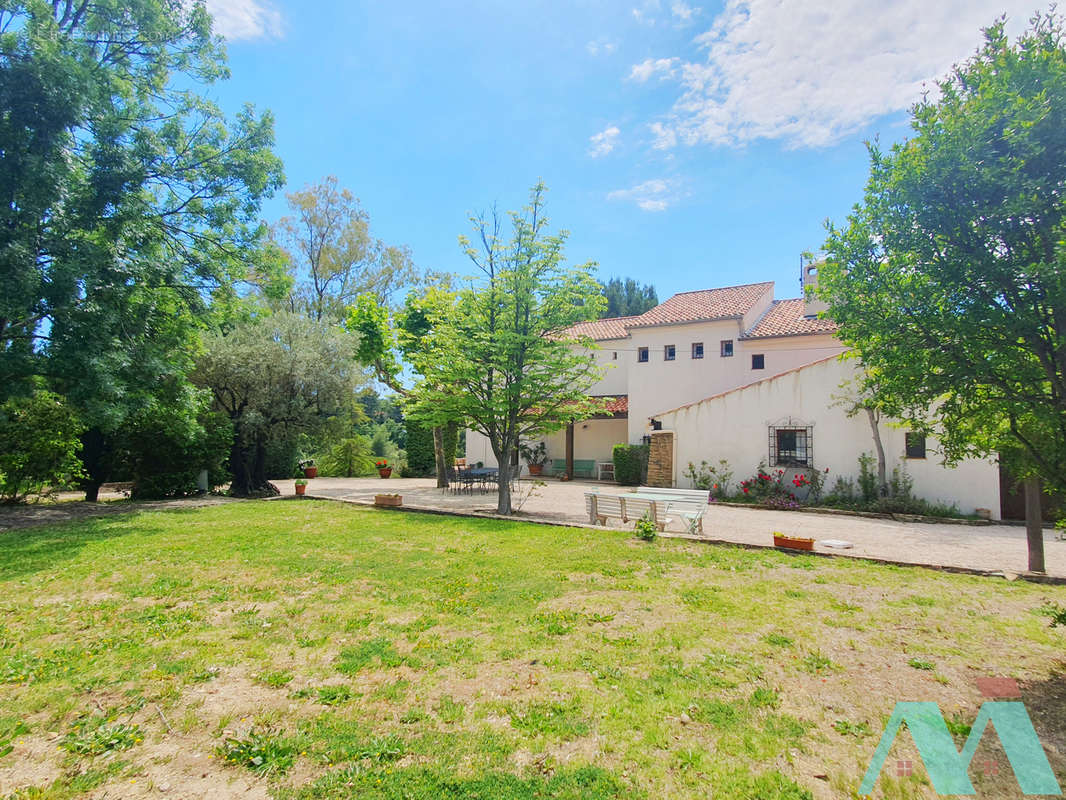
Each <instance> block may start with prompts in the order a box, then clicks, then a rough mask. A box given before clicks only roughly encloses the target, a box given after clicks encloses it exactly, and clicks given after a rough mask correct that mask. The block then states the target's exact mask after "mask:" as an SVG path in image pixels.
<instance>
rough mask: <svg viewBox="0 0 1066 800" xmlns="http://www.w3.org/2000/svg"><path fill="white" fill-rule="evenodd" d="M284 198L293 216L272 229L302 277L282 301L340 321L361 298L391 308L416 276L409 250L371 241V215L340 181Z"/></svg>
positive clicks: (325, 182)
mask: <svg viewBox="0 0 1066 800" xmlns="http://www.w3.org/2000/svg"><path fill="white" fill-rule="evenodd" d="M286 198H287V199H288V203H289V210H290V212H292V213H291V215H290V216H286V217H282V218H281V220H280V221H279V222H278V223H277V225H275V226H274V238H275V241H276V242H277V243H278V244H279V245H280V246H281V248H282V249H283V252H284V253H285V255H286V257H287V258H288V261H289V264H290V266H291V268H292V269H294V270H295V271H296V273H297V274H298V275H299V277H300V278H302V280H297V281H296V282H295V285H294V287H293V289H292V291H291V292H290V293H289V294H288V296H287V297H286V298H285V300H284V303H285V305H286V307H287V308H288V309H289V310H290V311H293V312H298V313H302V314H307V315H308V316H310V317H312V318H314V319H323V318H328V319H334V320H338V321H339V320H342V319H343V318H344V316H345V314H346V308H347V306H348V305H349V304H351V303H352V302H354V300H355V299H356V298H357V297H358V296H359V295H361V294H364V293H370V294H372V295H373V296H374V297H375V298H377V299H378V300H379V301H380V302H381V303H383V304H388V303H389V301H390V300H391V299H392V297H393V295H394V294H395V293H396V292H397V291H398V290H400V289H402V288H404V287H405V286H407V285H409V284H410V283H412V282H414V281H415V280H416V279H417V278H418V270H417V269H416V267H415V265H414V262H413V261H412V259H411V253H410V251H409V250H408V249H407V248H406V247H397V246H390V245H386V244H385V243H384V242H382V241H381V240H379V239H375V238H373V237H372V236H371V235H370V216H369V215H368V214H367V213H366V211H364V210H363V207H362V206H361V205H360V204H359V200H358V199H357V198H356V197H355V195H353V194H352V193H351V191H349V190H348V189H344V188H342V187H340V186H339V184H338V182H337V179H336V177H334V176H332V175H331V176H329V177H328V178H325V179H324V180H322V181H321V182H319V183H317V184H315V185H312V186H307V187H305V188H303V189H301V190H300V191H298V192H291V193H289V194H287V195H286Z"/></svg>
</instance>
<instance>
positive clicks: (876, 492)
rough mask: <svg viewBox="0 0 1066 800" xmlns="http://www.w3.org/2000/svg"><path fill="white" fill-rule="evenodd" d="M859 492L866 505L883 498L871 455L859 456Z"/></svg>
mask: <svg viewBox="0 0 1066 800" xmlns="http://www.w3.org/2000/svg"><path fill="white" fill-rule="evenodd" d="M859 491H860V492H861V493H862V499H863V502H864V503H873V502H874V501H875V500H877V498H878V497H880V496H881V492H880V487H878V485H877V473H876V472H874V457H873V456H872V455H870V454H869V453H863V454H862V455H861V456H859Z"/></svg>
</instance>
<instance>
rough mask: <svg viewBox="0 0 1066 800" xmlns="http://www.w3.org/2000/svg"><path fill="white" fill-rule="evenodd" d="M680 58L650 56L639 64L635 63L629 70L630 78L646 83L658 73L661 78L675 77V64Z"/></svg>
mask: <svg viewBox="0 0 1066 800" xmlns="http://www.w3.org/2000/svg"><path fill="white" fill-rule="evenodd" d="M680 60H681V59H679V58H649V59H646V60H644V61H641V62H640V63H639V64H634V65H633V68H632V69H631V70H630V71H629V80H631V81H637V82H638V83H646V82H647V81H648V80H650V79H651V78H652V77H654V76H655V75H658V76H659V78H660V79H661V80H665V79H666V78H670V77H673V75H674V72H675V69H674V66H675V65H676V64H677V63H678V62H679V61H680Z"/></svg>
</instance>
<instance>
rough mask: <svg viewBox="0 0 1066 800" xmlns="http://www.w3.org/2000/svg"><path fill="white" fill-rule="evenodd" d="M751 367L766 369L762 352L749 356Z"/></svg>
mask: <svg viewBox="0 0 1066 800" xmlns="http://www.w3.org/2000/svg"><path fill="white" fill-rule="evenodd" d="M751 368H752V369H766V356H764V355H763V354H762V353H753V354H752V356H751Z"/></svg>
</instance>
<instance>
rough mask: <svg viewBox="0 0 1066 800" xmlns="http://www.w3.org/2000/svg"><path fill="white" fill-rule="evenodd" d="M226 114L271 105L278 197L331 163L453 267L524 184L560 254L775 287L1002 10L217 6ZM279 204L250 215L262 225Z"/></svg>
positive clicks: (712, 281)
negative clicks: (477, 223)
mask: <svg viewBox="0 0 1066 800" xmlns="http://www.w3.org/2000/svg"><path fill="white" fill-rule="evenodd" d="M208 7H209V9H210V10H211V12H212V14H213V15H214V16H215V21H216V29H217V30H218V31H219V32H220V33H222V34H223V35H224V36H226V38H227V40H228V44H229V56H230V66H231V69H232V72H233V77H232V78H231V80H229V81H227V82H225V83H223V84H221V85H219V86H217V87H214V88H212V90H211V93H212V94H213V95H214V96H215V97H216V98H217V99H218V100H220V101H221V102H222V103H223V105H224V106H226V107H227V108H229V109H231V110H236V109H237V108H238V107H239V106H240V104H241V103H243V102H251V103H253V104H255V105H256V106H257V107H258V108H269V109H271V110H272V111H273V112H274V114H275V117H276V131H277V152H278V154H279V155H280V156H281V157H282V158H283V159H284V162H285V173H286V177H287V179H288V187H287V189H288V190H292V189H295V188H300V187H302V186H303V185H305V184H307V183H309V182H314V181H317V180H318V179H320V178H322V177H324V176H326V175H330V174H333V175H336V176H337V177H338V178H339V180H340V182H341V184H342V185H344V186H347V187H348V188H350V189H351V190H352V191H353V192H354V193H355V194H356V195H357V196H358V197H359V198H360V199H361V201H362V203H363V206H364V208H365V209H366V210H367V212H368V213H369V214H370V219H371V227H372V231H373V233H374V235H376V236H377V237H379V238H381V239H383V240H385V241H386V242H388V243H390V244H406V245H408V246H409V247H410V248H411V250H412V252H413V254H414V257H415V260H416V262H417V263H418V264H419V265H420V266H422V267H425V268H430V269H435V270H446V271H456V272H460V273H465V272H466V271H467V264H466V263H465V261H464V257H463V255H462V254H461V252H460V250H459V247H458V245H457V243H456V239H457V237H458V235H459V234H461V233H466V232H467V231H468V230H469V223H468V222H467V216H468V214H469V213H470V212H475V211H479V210H483V209H486V208H487V207H489V206H491V205H492V204H493V203H496V204H497V205H498V206H499V207H500V208H502V209H512V208H517V207H519V206H520V205H521V204H523V203H524V201H525V199H526V194H527V191H528V189H529V187H530V186H531V185H532V184H533V183H534V182H535V181H536V180H537V179H538V178H543V179H544V181H545V182H546V183H547V185H548V187H549V189H550V194H549V206H548V212H549V215H550V216H551V218H552V221H553V223H554V224H555V226H557V227H565V228H567V229H569V230H570V231H571V239H570V244H569V247H568V257H569V260H570V261H574V262H580V261H586V260H594V261H597V262H599V264H600V274H601V276H602V277H603V278H607V277H611V276H632V277H636V278H638V279H640V280H642V281H645V282H649V283H652V284H653V285H654V286H655V287H656V288H657V289H658V291H659V296H660V298H661V299H665V298H666V297H667V296H669V295H670V294H672V293H673V292H678V291H685V290H691V289H703V288H709V287H712V286H721V285H729V284H734V283H745V282H751V281H758V280H768V279H769V280H776V281H777V282H778V287H777V296H778V297H793V296H798V294H799V288H798V274H799V266H798V265H799V257H800V253H801V252H802V251H803V250H805V249H817V248H818V246H819V245H820V244H821V242H822V240H823V238H824V228H823V224H824V220H825V219H826V218H827V217H828V218H831V219H834V220H838V221H840V220H843V218H844V217H845V215H846V214H847V212H848V209H849V208H850V207H851V205H852V204H853V203H855V202H856V201H857V200H858V199H859V198H860V197H861V192H862V187H863V183H864V180H865V176H866V173H867V156H866V150H865V145H864V143H863V142H864V140H865V139H867V138H870V137H872V136H875V135H879V136H880V138H881V141H882V142H891V141H894V140H896V139H898V138H900V137H902V136H904V135H906V131H907V128H906V111H905V110H906V108H907V107H908V106H909V104H910V103H912V102H913V101H914V100H915V99H916V98H917V97H918V96H919V95H920V93H921V91H922V89H923V86H928V85H929V81H930V80H931V79H932V78H935V77H936V76H938V75H942V74H943V73H944V72H945V70H946V69H947V68H949V67H950V65H951V64H952V63H954V62H956V61H959V60H961V59H963V58H965V57H966V56H968V55H969V54H970V53H971V52H972V51H973V50H974V48H975V47H976V46H977V45H978V44H979V42H980V32H979V31H980V28H981V27H982V26H983V25H986V24H988V23H990V22H991V21H992V20H993V19H994V18H995V17H996V16H997V15H999V14H1002V13H1007V14H1008V17H1009V28H1010V30H1012V31H1013V32H1017V31H1019V30H1021V28H1022V27H1024V24H1025V21H1026V19H1027V18H1028V16H1030V14H1031V12H1032V11H1033V9H1034V6H1032V5H1030V4H1028V3H1020V2H1010V1H1009V0H996V1H995V2H990V1H989V0H968V1H967V0H938V2H937V3H936V4H930V3H928V2H925V1H924V0H898V1H897V2H892V3H889V4H888V5H887V6H886V5H884V4H882V3H875V2H860V1H859V0H805V1H804V2H803V3H797V2H795V0H792V1H791V2H789V0H731V1H730V2H727V3H725V4H722V3H712V4H696V3H686V2H683V1H681V0H636V2H634V1H633V0H631V1H630V2H608V0H581V1H579V2H568V3H561V2H557V3H548V2H524V3H523V2H516V1H512V2H464V3H446V2H430V3H361V2H359V3H357V2H324V1H323V2H314V3H297V2H284V0H277V1H276V2H275V1H273V0H271V2H267V0H209V2H208ZM284 212H285V207H284V198H283V196H281V195H279V196H278V197H276V198H275V199H274V200H272V201H270V202H269V203H268V204H267V205H266V206H265V207H264V209H263V213H264V218H265V219H267V220H268V221H271V222H272V221H274V220H276V219H277V218H278V217H279V216H280V215H282V214H283V213H284Z"/></svg>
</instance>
